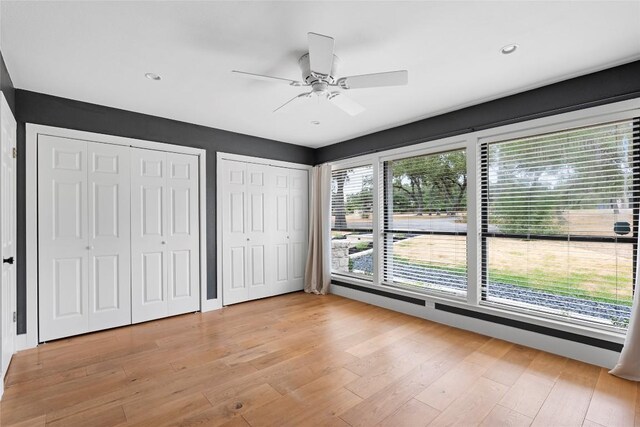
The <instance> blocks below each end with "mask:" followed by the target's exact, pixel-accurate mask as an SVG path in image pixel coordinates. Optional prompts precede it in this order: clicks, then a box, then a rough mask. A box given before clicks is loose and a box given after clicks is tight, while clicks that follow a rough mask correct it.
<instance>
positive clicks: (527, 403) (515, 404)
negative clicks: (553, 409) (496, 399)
mask: <svg viewBox="0 0 640 427" xmlns="http://www.w3.org/2000/svg"><path fill="white" fill-rule="evenodd" d="M554 384H555V383H554V382H553V381H552V380H550V379H548V378H545V377H540V376H537V375H533V374H530V373H529V371H527V372H525V373H523V374H522V375H521V376H520V378H518V380H517V381H516V383H515V384H514V385H513V386H512V387H511V388H510V389H509V392H508V393H507V394H506V395H505V396H504V397H503V398H502V400H501V401H500V405H502V406H504V407H506V408H508V409H513V410H514V411H517V412H519V413H521V414H523V415H526V416H527V417H530V418H532V419H533V418H534V417H535V416H536V415H537V414H538V411H539V410H540V408H541V407H542V405H543V404H544V401H545V400H546V399H547V396H549V393H550V392H551V389H553V386H554Z"/></svg>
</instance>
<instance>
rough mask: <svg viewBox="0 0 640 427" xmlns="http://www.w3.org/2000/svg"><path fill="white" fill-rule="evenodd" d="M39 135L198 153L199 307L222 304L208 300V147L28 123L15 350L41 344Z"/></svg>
mask: <svg viewBox="0 0 640 427" xmlns="http://www.w3.org/2000/svg"><path fill="white" fill-rule="evenodd" d="M38 135H50V136H58V137H62V138H70V139H81V140H85V141H93V142H101V143H105V144H114V145H124V146H129V147H137V148H145V149H148V150H159V151H166V152H173V153H182V154H191V155H195V156H198V166H199V178H200V185H199V203H200V211H199V213H200V310H201V311H203V312H204V311H210V310H215V309H216V308H220V307H221V306H222V304H221V301H222V299H221V298H218V299H214V300H207V227H206V225H207V179H206V174H207V164H206V150H204V149H201V148H194V147H184V146H181V145H175V144H169V143H164V142H153V141H145V140H140V139H132V138H124V137H120V136H113V135H105V134H99V133H93V132H84V131H78V130H72V129H64V128H57V127H53V126H43V125H35V124H31V123H27V124H26V146H25V156H26V157H25V159H26V189H25V190H26V205H27V206H26V250H27V256H26V263H27V333H26V334H24V335H18V337H17V339H16V350H24V349H27V348H33V347H36V346H37V345H38V232H37V230H38V210H37V209H38V193H37V191H38V174H37V165H38V150H37V146H38V144H37V141H38Z"/></svg>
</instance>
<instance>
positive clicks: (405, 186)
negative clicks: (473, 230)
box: [381, 150, 467, 294]
mask: <svg viewBox="0 0 640 427" xmlns="http://www.w3.org/2000/svg"><path fill="white" fill-rule="evenodd" d="M383 171H384V172H383V174H381V175H382V177H381V179H382V180H383V182H382V184H381V187H382V188H383V189H384V190H383V192H384V203H383V208H382V209H383V211H384V212H383V215H382V223H383V227H382V229H383V242H384V243H383V245H384V252H383V271H384V281H385V282H386V283H387V284H393V285H400V286H408V287H411V288H414V289H418V290H432V291H433V290H435V291H444V292H448V293H457V294H462V293H465V292H466V289H467V237H466V234H467V224H466V219H467V215H466V210H467V208H466V206H467V170H466V155H465V151H464V150H456V151H449V152H445V153H437V154H429V155H424V156H416V157H409V158H404V159H399V160H392V161H387V162H384V165H383Z"/></svg>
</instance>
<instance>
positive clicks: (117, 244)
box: [87, 143, 131, 331]
mask: <svg viewBox="0 0 640 427" xmlns="http://www.w3.org/2000/svg"><path fill="white" fill-rule="evenodd" d="M87 161H88V163H89V168H88V180H87V183H88V185H87V199H88V200H89V206H88V209H87V210H88V219H89V220H88V224H87V225H88V231H89V245H88V248H89V250H88V251H87V253H88V255H89V265H88V267H89V277H88V279H89V330H90V331H97V330H99V329H106V328H113V327H116V326H122V325H127V324H130V323H131V270H130V266H131V252H130V250H131V230H130V213H131V206H130V202H131V196H130V189H131V183H130V179H131V175H130V173H131V166H130V151H129V147H125V146H118V145H109V144H99V143H88V144H87Z"/></svg>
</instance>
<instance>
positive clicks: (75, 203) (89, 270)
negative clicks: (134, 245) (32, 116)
mask: <svg viewBox="0 0 640 427" xmlns="http://www.w3.org/2000/svg"><path fill="white" fill-rule="evenodd" d="M38 215H39V233H38V236H39V245H38V250H39V266H38V274H39V302H40V319H39V320H40V340H41V341H48V340H51V339H56V338H61V337H66V336H71V335H77V334H81V333H85V332H89V331H95V330H100V329H105V328H111V327H114V326H120V325H125V324H128V323H130V322H131V317H130V316H131V314H130V313H131V311H130V308H129V298H130V297H129V262H130V261H129V238H130V236H129V224H128V220H129V151H128V149H127V147H117V146H108V145H104V144H99V143H93V142H87V141H79V140H74V139H66V138H59V137H53V136H40V137H39V139H38Z"/></svg>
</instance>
